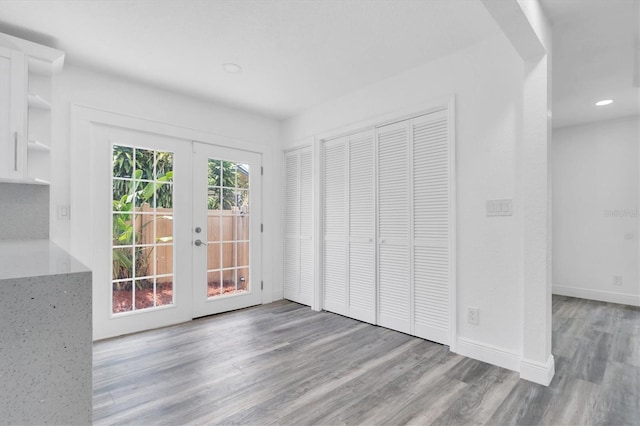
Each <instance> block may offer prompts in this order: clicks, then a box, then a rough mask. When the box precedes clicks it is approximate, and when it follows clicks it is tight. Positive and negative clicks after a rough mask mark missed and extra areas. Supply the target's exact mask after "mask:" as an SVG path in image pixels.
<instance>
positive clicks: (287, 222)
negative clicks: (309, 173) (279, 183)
mask: <svg viewBox="0 0 640 426" xmlns="http://www.w3.org/2000/svg"><path fill="white" fill-rule="evenodd" d="M284 163H285V165H284V167H285V191H284V297H285V298H286V299H289V300H293V301H295V302H297V301H298V295H299V293H300V285H299V276H300V273H299V270H300V256H299V253H300V249H299V243H300V239H299V233H300V228H299V216H300V214H299V210H300V209H299V170H298V169H299V153H298V152H297V151H293V152H287V153H286V154H285V158H284Z"/></svg>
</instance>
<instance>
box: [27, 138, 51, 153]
mask: <svg viewBox="0 0 640 426" xmlns="http://www.w3.org/2000/svg"><path fill="white" fill-rule="evenodd" d="M27 146H28V148H29V149H30V150H32V151H43V152H49V151H51V148H49V146H47V145H45V144H43V143H42V142H40V141H37V140H29V144H28V145H27Z"/></svg>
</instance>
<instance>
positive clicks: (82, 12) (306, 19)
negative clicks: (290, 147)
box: [0, 0, 498, 119]
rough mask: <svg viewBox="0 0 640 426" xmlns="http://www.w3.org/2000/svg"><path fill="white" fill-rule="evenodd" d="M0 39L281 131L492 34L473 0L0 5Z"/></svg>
mask: <svg viewBox="0 0 640 426" xmlns="http://www.w3.org/2000/svg"><path fill="white" fill-rule="evenodd" d="M0 31H3V32H7V33H9V34H12V35H15V36H18V37H23V38H27V39H31V40H32V41H36V42H41V43H42V42H43V41H44V42H46V43H45V44H48V45H50V46H52V47H57V48H59V49H62V50H64V51H66V53H67V55H66V62H67V63H76V64H83V65H89V66H92V67H96V68H100V69H103V70H105V71H107V72H110V73H115V74H118V75H123V76H126V77H130V78H134V79H139V80H142V81H145V82H147V83H149V84H153V85H157V86H162V87H165V88H168V89H170V90H175V91H179V92H184V93H187V94H189V95H195V96H199V97H203V98H207V99H212V100H215V101H217V102H222V103H226V104H230V105H234V106H237V107H240V108H244V109H249V110H253V111H257V112H260V113H262V114H264V115H267V116H271V117H274V118H278V119H282V118H285V117H289V116H292V115H295V114H297V113H299V112H300V111H302V110H304V109H306V108H309V107H311V106H313V105H316V104H318V103H321V102H323V101H326V100H329V99H331V98H335V97H337V96H341V95H343V94H345V93H348V92H351V91H354V90H357V89H359V88H361V87H363V86H366V85H368V84H371V83H374V82H376V81H379V80H381V79H384V78H386V77H390V76H392V75H395V74H398V73H400V72H402V71H404V70H406V69H409V68H412V67H415V66H417V65H419V64H422V63H426V62H429V61H431V60H433V59H435V58H437V57H439V56H442V55H444V54H447V53H449V52H451V51H453V50H457V49H461V48H464V47H467V46H469V45H471V44H473V43H475V42H477V41H479V40H482V39H483V38H485V37H487V36H489V35H491V34H494V33H495V32H496V31H498V30H497V26H496V25H495V23H494V22H493V21H492V19H491V17H490V16H489V14H488V13H487V11H486V10H485V9H484V7H483V6H482V4H481V2H480V1H475V0H428V1H415V0H306V1H300V0H298V1H296V0H269V1H264V0H262V1H258V0H121V1H112V0H92V1H76V0H73V1H71V0H0ZM225 62H234V63H237V64H240V65H241V66H242V67H243V72H242V74H240V75H230V74H227V73H225V72H224V71H222V69H221V64H223V63H225Z"/></svg>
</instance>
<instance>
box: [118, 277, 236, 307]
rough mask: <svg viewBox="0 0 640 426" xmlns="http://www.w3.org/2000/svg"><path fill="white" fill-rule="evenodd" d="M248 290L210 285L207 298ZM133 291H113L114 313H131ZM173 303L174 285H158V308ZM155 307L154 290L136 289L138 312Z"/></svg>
mask: <svg viewBox="0 0 640 426" xmlns="http://www.w3.org/2000/svg"><path fill="white" fill-rule="evenodd" d="M245 291H246V289H242V288H239V289H236V287H235V285H232V284H225V285H224V286H223V287H222V290H221V289H220V283H209V286H208V287H207V296H208V297H214V296H222V295H226V294H231V293H244V292H245ZM131 296H132V295H131V289H124V290H113V313H114V314H119V313H121V312H129V311H131V310H132V309H131V308H132V303H131V299H132V297H131ZM172 303H173V283H162V284H156V306H163V305H171V304H172ZM152 307H153V288H143V289H136V310H139V309H146V308H152Z"/></svg>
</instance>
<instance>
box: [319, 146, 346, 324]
mask: <svg viewBox="0 0 640 426" xmlns="http://www.w3.org/2000/svg"><path fill="white" fill-rule="evenodd" d="M347 143H348V137H345V138H340V139H336V140H332V141H327V142H325V144H324V150H323V152H324V155H323V161H324V168H323V170H324V174H323V183H324V185H323V189H324V192H323V200H324V244H323V246H324V253H323V260H324V262H323V272H324V274H323V275H324V303H323V307H324V309H325V310H327V311H331V312H335V313H337V314H340V315H347V314H348V300H347V296H348V292H347V277H348V272H347V226H348V225H347V205H348V200H347V194H348V192H347V185H348V176H349V175H348V173H347V149H348V145H347Z"/></svg>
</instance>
